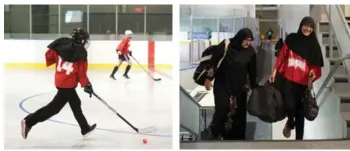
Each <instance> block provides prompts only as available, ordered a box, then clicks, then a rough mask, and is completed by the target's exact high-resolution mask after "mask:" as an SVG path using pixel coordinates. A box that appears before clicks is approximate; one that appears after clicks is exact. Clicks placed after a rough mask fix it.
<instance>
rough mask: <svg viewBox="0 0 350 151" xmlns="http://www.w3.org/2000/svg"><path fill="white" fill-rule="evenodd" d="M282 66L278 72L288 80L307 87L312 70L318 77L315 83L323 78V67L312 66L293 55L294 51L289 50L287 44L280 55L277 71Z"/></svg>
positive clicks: (276, 65) (276, 66)
mask: <svg viewBox="0 0 350 151" xmlns="http://www.w3.org/2000/svg"><path fill="white" fill-rule="evenodd" d="M285 57H286V58H285ZM281 63H282V65H281ZM280 65H281V67H280V69H279V71H278V72H279V73H282V75H283V76H284V77H285V78H286V79H287V80H289V81H292V82H294V83H298V84H301V85H307V84H308V80H309V73H310V71H311V70H313V72H314V73H315V76H316V77H315V79H314V81H316V80H317V79H319V78H320V77H321V67H319V66H313V65H310V64H309V63H308V62H307V61H306V60H305V59H304V58H302V57H300V56H299V55H297V54H295V53H293V51H291V50H290V49H289V48H288V46H287V44H284V45H283V47H282V49H281V51H280V54H279V55H278V58H277V61H276V64H275V69H277V68H278V67H279V66H280Z"/></svg>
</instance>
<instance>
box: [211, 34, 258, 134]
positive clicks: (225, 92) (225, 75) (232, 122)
mask: <svg viewBox="0 0 350 151" xmlns="http://www.w3.org/2000/svg"><path fill="white" fill-rule="evenodd" d="M229 41H230V43H229V45H228V51H227V54H226V56H225V58H224V60H223V62H222V64H221V66H220V67H219V69H218V70H217V71H216V73H215V82H214V100H215V113H214V115H213V120H212V123H211V126H210V133H211V138H212V139H222V138H223V139H225V140H245V131H246V123H247V109H246V101H247V84H248V76H249V81H250V85H251V87H252V88H253V87H255V85H256V53H255V50H254V48H253V47H252V46H251V42H252V41H253V33H252V31H251V30H250V29H248V28H243V29H241V30H239V31H238V33H237V34H236V35H235V36H234V37H233V38H231V39H230V40H229ZM224 48H225V42H224V41H223V42H221V43H220V44H219V45H218V46H217V49H216V50H215V51H214V54H213V56H212V59H211V61H212V63H211V65H212V66H215V65H216V63H217V62H218V61H219V60H220V59H221V58H222V57H223V55H224ZM205 87H206V88H207V89H209V88H210V87H211V81H210V80H208V79H207V80H206V82H205Z"/></svg>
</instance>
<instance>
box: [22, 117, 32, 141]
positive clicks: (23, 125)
mask: <svg viewBox="0 0 350 151" xmlns="http://www.w3.org/2000/svg"><path fill="white" fill-rule="evenodd" d="M30 129H31V127H27V125H26V120H24V119H23V120H22V121H21V134H22V137H23V139H27V136H28V133H29V131H30Z"/></svg>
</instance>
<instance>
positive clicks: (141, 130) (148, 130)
mask: <svg viewBox="0 0 350 151" xmlns="http://www.w3.org/2000/svg"><path fill="white" fill-rule="evenodd" d="M92 94H93V95H94V96H95V97H96V98H97V99H99V100H100V101H101V102H102V103H103V104H104V105H106V106H107V107H108V108H109V109H110V110H111V111H112V112H114V113H115V114H117V116H118V117H120V118H121V119H122V120H123V121H124V122H125V123H126V124H128V125H129V126H130V127H131V128H132V129H133V130H135V131H136V132H137V133H152V132H155V131H157V129H156V128H155V127H147V128H143V129H139V128H136V127H135V126H134V125H132V124H131V123H130V122H129V121H128V120H126V119H125V118H124V117H123V116H122V115H120V114H119V113H118V112H117V111H116V110H115V109H113V108H112V107H111V106H110V105H108V104H107V102H106V101H104V100H103V99H102V98H101V97H100V96H98V95H97V94H96V93H95V92H94V93H92Z"/></svg>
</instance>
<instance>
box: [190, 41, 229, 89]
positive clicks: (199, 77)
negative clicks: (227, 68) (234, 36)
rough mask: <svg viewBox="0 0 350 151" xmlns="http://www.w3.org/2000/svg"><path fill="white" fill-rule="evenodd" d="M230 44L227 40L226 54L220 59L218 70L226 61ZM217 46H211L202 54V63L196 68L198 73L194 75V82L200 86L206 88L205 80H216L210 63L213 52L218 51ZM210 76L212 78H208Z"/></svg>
mask: <svg viewBox="0 0 350 151" xmlns="http://www.w3.org/2000/svg"><path fill="white" fill-rule="evenodd" d="M229 43H230V41H229V40H225V52H224V55H223V57H222V58H221V59H220V61H219V62H218V63H217V67H216V69H218V68H219V67H220V64H221V62H222V60H224V58H225V56H226V52H227V46H228V44H229ZM216 49H217V45H213V46H209V47H208V48H207V49H205V50H204V51H203V53H202V58H201V59H200V63H199V65H198V67H197V68H196V71H195V72H194V74H193V80H194V82H195V83H197V84H198V85H201V86H204V82H205V79H207V78H208V79H209V80H210V81H212V80H213V79H214V70H216V69H212V68H210V66H209V62H210V60H211V57H212V54H213V51H216ZM207 75H210V76H207Z"/></svg>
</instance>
